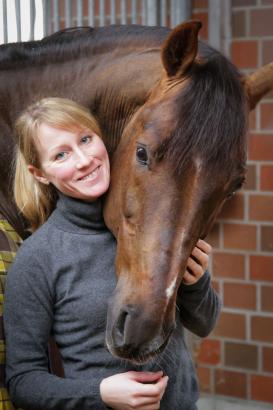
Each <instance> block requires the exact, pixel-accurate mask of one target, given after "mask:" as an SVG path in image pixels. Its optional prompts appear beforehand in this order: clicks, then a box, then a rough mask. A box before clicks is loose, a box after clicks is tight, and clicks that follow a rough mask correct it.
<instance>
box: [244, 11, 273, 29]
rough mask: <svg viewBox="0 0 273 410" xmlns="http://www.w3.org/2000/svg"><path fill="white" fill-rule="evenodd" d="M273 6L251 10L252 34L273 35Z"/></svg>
mask: <svg viewBox="0 0 273 410" xmlns="http://www.w3.org/2000/svg"><path fill="white" fill-rule="evenodd" d="M272 21H273V8H267V9H261V10H251V11H250V35H251V36H272V35H273V24H272Z"/></svg>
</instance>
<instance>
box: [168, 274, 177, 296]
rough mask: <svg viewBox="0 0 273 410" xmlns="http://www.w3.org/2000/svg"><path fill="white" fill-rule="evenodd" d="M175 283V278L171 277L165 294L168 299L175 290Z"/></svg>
mask: <svg viewBox="0 0 273 410" xmlns="http://www.w3.org/2000/svg"><path fill="white" fill-rule="evenodd" d="M175 285H176V278H174V279H173V281H172V283H171V284H170V286H169V287H168V288H167V289H166V296H167V299H170V298H171V297H172V295H173V292H174V290H175Z"/></svg>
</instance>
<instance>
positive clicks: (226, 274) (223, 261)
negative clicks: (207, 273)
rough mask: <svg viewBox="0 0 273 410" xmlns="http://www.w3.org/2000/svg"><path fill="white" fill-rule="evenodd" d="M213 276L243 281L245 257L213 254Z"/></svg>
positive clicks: (230, 254) (231, 254)
mask: <svg viewBox="0 0 273 410" xmlns="http://www.w3.org/2000/svg"><path fill="white" fill-rule="evenodd" d="M212 263H213V276H214V277H220V278H221V277H223V278H233V279H234V278H235V279H244V277H245V256H244V255H240V254H233V253H221V252H213V256H212Z"/></svg>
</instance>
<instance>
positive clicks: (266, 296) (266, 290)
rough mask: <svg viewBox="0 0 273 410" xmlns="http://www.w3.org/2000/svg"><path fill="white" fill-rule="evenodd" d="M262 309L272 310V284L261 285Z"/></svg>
mask: <svg viewBox="0 0 273 410" xmlns="http://www.w3.org/2000/svg"><path fill="white" fill-rule="evenodd" d="M262 309H263V310H266V311H269V312H273V286H262Z"/></svg>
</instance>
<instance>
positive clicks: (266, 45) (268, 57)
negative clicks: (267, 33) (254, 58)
mask: <svg viewBox="0 0 273 410" xmlns="http://www.w3.org/2000/svg"><path fill="white" fill-rule="evenodd" d="M272 53H273V40H264V41H263V42H262V59H263V60H262V64H263V65H264V64H268V63H271V61H272Z"/></svg>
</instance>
